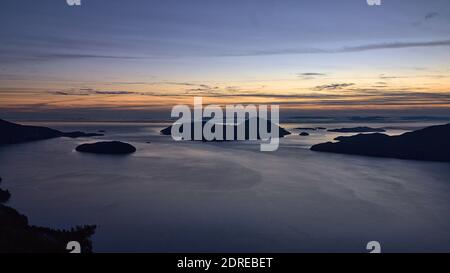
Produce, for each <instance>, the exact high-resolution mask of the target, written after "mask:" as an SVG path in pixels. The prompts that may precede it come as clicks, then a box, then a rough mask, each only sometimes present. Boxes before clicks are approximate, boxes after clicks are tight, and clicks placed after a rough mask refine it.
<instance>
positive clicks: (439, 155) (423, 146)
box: [311, 124, 450, 162]
mask: <svg viewBox="0 0 450 273" xmlns="http://www.w3.org/2000/svg"><path fill="white" fill-rule="evenodd" d="M335 140H337V141H338V142H327V143H321V144H317V145H314V146H312V147H311V150H313V151H318V152H330V153H340V154H353V155H364V156H375V157H388V158H399V159H412V160H425V161H443V162H450V124H446V125H436V126H430V127H427V128H424V129H421V130H417V131H413V132H408V133H404V134H402V135H397V136H388V135H385V134H380V133H375V134H358V135H355V136H340V137H337V138H336V139H335Z"/></svg>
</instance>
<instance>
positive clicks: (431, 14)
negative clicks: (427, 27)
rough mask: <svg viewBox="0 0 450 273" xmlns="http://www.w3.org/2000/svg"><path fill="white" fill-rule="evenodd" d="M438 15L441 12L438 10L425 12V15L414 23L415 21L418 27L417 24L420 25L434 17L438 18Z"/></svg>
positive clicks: (414, 24)
mask: <svg viewBox="0 0 450 273" xmlns="http://www.w3.org/2000/svg"><path fill="white" fill-rule="evenodd" d="M438 16H439V13H438V12H436V11H433V12H430V13H427V14H425V16H424V17H423V18H421V19H420V20H418V21H416V22H414V23H413V26H416V27H417V26H420V25H422V24H424V23H426V21H429V20H431V19H433V18H436V17H438Z"/></svg>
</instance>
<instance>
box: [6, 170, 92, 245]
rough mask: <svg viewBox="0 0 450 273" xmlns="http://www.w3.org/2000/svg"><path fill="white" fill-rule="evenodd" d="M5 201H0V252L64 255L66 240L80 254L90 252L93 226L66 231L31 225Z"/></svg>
mask: <svg viewBox="0 0 450 273" xmlns="http://www.w3.org/2000/svg"><path fill="white" fill-rule="evenodd" d="M0 183H1V178H0ZM1 191H3V192H8V193H9V191H4V190H1ZM10 196H11V195H10V194H8V198H7V199H9V197H10ZM7 199H6V200H0V253H68V252H69V250H67V249H66V246H67V243H68V242H70V241H77V242H78V243H80V246H81V252H82V253H91V252H93V248H92V242H91V239H90V237H91V236H92V235H93V234H94V233H95V230H96V226H95V225H86V226H77V227H75V228H72V229H70V230H55V229H51V228H46V227H37V226H31V225H30V224H29V222H28V218H27V217H26V216H25V215H23V214H20V213H19V212H18V211H17V210H15V209H13V208H11V207H8V206H6V205H4V203H5V202H6V201H8V200H7Z"/></svg>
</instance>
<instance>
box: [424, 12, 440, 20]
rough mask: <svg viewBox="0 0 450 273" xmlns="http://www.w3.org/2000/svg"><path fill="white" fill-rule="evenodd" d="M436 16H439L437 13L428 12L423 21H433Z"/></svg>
mask: <svg viewBox="0 0 450 273" xmlns="http://www.w3.org/2000/svg"><path fill="white" fill-rule="evenodd" d="M438 15H439V13H438V12H430V13H428V14H427V15H425V20H430V19H433V18H435V17H437V16H438Z"/></svg>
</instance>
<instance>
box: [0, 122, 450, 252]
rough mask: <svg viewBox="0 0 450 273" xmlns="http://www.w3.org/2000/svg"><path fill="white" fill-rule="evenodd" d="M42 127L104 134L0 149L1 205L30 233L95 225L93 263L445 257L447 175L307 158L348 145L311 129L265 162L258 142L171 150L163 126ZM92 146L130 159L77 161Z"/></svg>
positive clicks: (444, 168)
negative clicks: (236, 255)
mask: <svg viewBox="0 0 450 273" xmlns="http://www.w3.org/2000/svg"><path fill="white" fill-rule="evenodd" d="M39 125H44V126H49V127H52V128H55V129H60V130H65V131H73V130H82V131H86V132H96V131H98V130H105V131H106V134H105V136H103V137H97V138H88V139H68V138H59V139H51V140H45V141H38V142H32V143H26V144H19V145H14V146H8V147H0V176H2V177H3V178H4V182H3V183H4V185H3V187H4V188H8V189H9V190H10V191H11V193H12V199H11V201H10V203H9V204H10V205H11V206H12V207H14V208H16V209H18V210H19V211H20V212H21V213H24V214H25V215H27V216H28V217H29V220H30V222H31V224H33V225H42V226H49V227H55V228H68V227H71V226H74V225H79V224H97V225H98V229H97V233H96V235H95V236H94V237H93V242H94V250H95V251H96V252H118V251H120V252H141V251H145V252H310V251H314V252H328V251H333V252H347V251H350V252H366V250H365V246H366V243H367V242H368V241H372V240H376V241H379V242H380V243H381V244H382V251H384V252H389V251H404V252H409V251H411V252H414V251H421V252H424V251H425V252H427V251H447V252H448V251H450V219H449V217H448V215H450V168H449V167H450V164H449V163H436V162H421V161H409V160H397V159H385V158H370V157H363V156H350V155H338V154H328V153H318V152H313V151H310V150H309V149H308V148H309V147H310V146H311V145H313V144H316V143H320V142H324V141H330V140H332V139H333V138H334V137H336V136H339V135H346V134H342V133H330V132H326V131H311V132H309V133H310V134H311V135H310V136H307V137H302V136H298V133H300V132H301V131H299V130H294V129H293V128H296V127H315V124H313V125H311V124H308V125H306V126H303V125H301V124H285V125H283V126H284V127H286V128H288V129H289V130H290V131H292V132H293V133H294V134H293V135H290V136H288V137H287V138H284V139H281V142H280V148H279V150H278V151H276V152H269V153H263V152H260V151H259V144H257V143H255V142H244V141H243V142H225V143H203V142H191V141H185V142H174V141H173V140H172V139H171V138H170V137H167V136H162V135H160V134H159V130H160V129H162V128H164V127H165V126H166V125H167V124H162V123H45V124H44V123H40V124H39ZM403 125H404V124H403ZM403 125H402V124H396V126H395V128H394V129H389V130H388V132H387V133H388V134H398V133H402V132H404V131H405V129H402V126H403ZM424 125H425V124H407V125H404V126H403V127H405V128H406V127H408V128H410V127H418V128H420V127H423V126H424ZM319 126H324V127H327V128H340V127H346V126H348V124H332V125H330V124H319ZM351 126H357V125H355V124H352V125H351ZM370 126H371V127H386V126H389V125H388V124H370ZM98 139H102V140H121V141H126V142H128V143H131V144H133V145H134V146H136V148H137V150H138V151H137V152H136V153H134V154H132V155H129V156H110V155H93V154H82V153H78V152H76V151H75V150H74V149H75V147H76V146H77V145H78V144H81V143H86V142H94V141H96V140H98ZM146 142H151V143H146Z"/></svg>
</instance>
